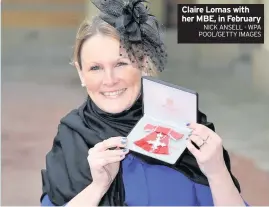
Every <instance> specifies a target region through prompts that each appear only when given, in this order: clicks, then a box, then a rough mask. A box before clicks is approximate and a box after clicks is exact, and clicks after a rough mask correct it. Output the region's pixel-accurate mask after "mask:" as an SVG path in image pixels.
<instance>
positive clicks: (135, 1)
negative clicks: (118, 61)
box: [91, 0, 167, 72]
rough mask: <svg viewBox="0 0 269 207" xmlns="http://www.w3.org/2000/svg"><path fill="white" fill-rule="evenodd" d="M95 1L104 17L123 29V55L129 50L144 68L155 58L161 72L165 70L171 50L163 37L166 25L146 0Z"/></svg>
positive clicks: (132, 59)
mask: <svg viewBox="0 0 269 207" xmlns="http://www.w3.org/2000/svg"><path fill="white" fill-rule="evenodd" d="M91 1H92V3H93V4H94V5H95V6H96V7H97V8H98V9H99V10H100V12H101V13H100V18H101V19H102V20H104V21H105V22H107V23H108V24H110V25H112V26H113V27H115V28H116V29H117V31H118V32H119V34H120V45H121V46H120V47H121V50H120V53H121V54H120V55H123V53H126V52H127V54H128V56H129V58H130V60H131V61H132V62H133V63H136V64H137V65H138V67H139V68H140V69H143V67H146V66H145V63H146V62H147V61H149V60H151V61H152V63H153V64H154V66H155V67H156V69H157V70H158V71H160V72H161V71H163V70H164V68H165V65H166V62H167V51H166V48H165V45H164V42H163V37H162V34H163V27H162V26H161V25H160V24H159V22H158V20H157V19H156V17H155V16H154V15H151V14H150V13H149V10H148V7H147V6H146V5H145V3H147V1H146V0H91ZM144 57H146V59H144Z"/></svg>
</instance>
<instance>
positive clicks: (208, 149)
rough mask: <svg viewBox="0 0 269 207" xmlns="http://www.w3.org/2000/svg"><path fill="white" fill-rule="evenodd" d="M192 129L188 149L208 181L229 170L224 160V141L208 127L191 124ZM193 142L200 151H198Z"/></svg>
mask: <svg viewBox="0 0 269 207" xmlns="http://www.w3.org/2000/svg"><path fill="white" fill-rule="evenodd" d="M188 127H189V128H191V129H192V133H191V136H190V137H189V140H188V143H187V148H188V149H189V151H190V152H191V153H192V154H193V155H194V157H195V158H196V160H197V163H198V165H199V167H200V169H201V171H202V172H203V173H204V174H205V176H207V178H208V179H211V178H213V177H214V176H215V175H217V177H218V175H219V174H220V173H223V172H225V170H227V167H226V164H225V161H224V158H223V146H222V139H221V138H220V137H219V136H218V135H217V134H216V133H215V132H214V131H212V130H211V129H209V128H208V127H206V126H204V125H201V124H197V123H191V124H189V125H188ZM191 141H193V142H194V143H195V144H196V145H197V146H198V147H199V148H200V149H197V148H196V147H195V146H194V145H193V144H192V142H191Z"/></svg>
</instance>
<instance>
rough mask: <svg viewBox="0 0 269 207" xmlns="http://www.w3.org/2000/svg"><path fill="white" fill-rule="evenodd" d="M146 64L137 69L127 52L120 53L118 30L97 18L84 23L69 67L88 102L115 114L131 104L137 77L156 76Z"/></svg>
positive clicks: (136, 88) (152, 69)
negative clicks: (75, 74) (78, 79)
mask: <svg viewBox="0 0 269 207" xmlns="http://www.w3.org/2000/svg"><path fill="white" fill-rule="evenodd" d="M149 61H150V60H149V58H148V59H147V60H144V64H145V67H144V68H143V70H139V68H138V65H137V63H136V62H131V60H130V59H129V57H128V54H127V52H126V51H122V52H121V50H120V35H119V33H118V31H117V30H116V29H115V28H114V27H112V26H111V25H109V24H108V23H106V22H104V21H103V20H102V19H100V18H99V17H95V18H94V19H93V20H92V22H90V21H88V20H86V21H84V22H83V23H82V25H81V27H80V29H79V31H78V34H77V39H76V44H75V52H74V62H73V64H74V65H75V66H76V68H77V71H78V74H79V77H80V80H81V82H82V85H83V86H85V87H86V90H87V92H88V94H89V95H90V97H91V99H92V100H93V101H94V102H95V103H96V104H97V105H98V106H99V108H100V109H102V110H104V111H107V112H109V113H119V112H121V111H123V110H124V109H126V108H129V107H130V106H131V105H132V104H133V103H134V101H135V100H136V99H137V97H138V95H139V93H140V87H141V86H140V84H141V82H140V79H141V75H142V74H144V75H146V74H148V75H154V74H156V68H154V67H152V66H151V67H150V64H149ZM151 65H152V64H151Z"/></svg>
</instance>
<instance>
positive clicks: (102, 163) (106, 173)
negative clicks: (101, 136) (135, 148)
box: [88, 137, 128, 189]
mask: <svg viewBox="0 0 269 207" xmlns="http://www.w3.org/2000/svg"><path fill="white" fill-rule="evenodd" d="M126 145H127V139H126V137H111V138H109V139H107V140H104V141H103V142H100V143H98V144H96V145H95V146H94V147H93V148H91V149H90V150H89V155H88V162H89V165H90V169H91V175H92V179H93V181H92V183H93V184H95V185H97V186H99V187H101V188H104V189H108V188H109V186H110V185H111V183H112V182H113V180H114V179H115V177H116V175H117V173H118V171H119V166H120V161H122V160H123V159H124V158H125V155H126V154H127V153H128V150H127V149H126V148H125V147H126ZM120 147H122V148H123V149H120ZM110 148H115V149H113V150H110Z"/></svg>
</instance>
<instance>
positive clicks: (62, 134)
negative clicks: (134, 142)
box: [41, 96, 240, 206]
mask: <svg viewBox="0 0 269 207" xmlns="http://www.w3.org/2000/svg"><path fill="white" fill-rule="evenodd" d="M142 102H143V100H142V96H140V98H139V99H138V100H137V101H136V102H135V104H134V105H133V106H132V107H131V108H130V109H128V110H126V111H124V112H122V113H119V114H113V115H112V114H108V113H106V112H103V111H102V110H101V109H99V108H98V107H97V106H96V105H95V104H94V103H93V101H92V100H91V99H90V98H89V97H88V99H87V101H86V102H85V103H84V104H83V105H82V106H81V107H79V108H78V109H76V110H73V111H71V112H70V113H69V114H68V115H67V116H65V117H64V118H63V119H61V122H60V124H59V126H58V133H57V135H56V137H55V139H54V141H53V146H52V149H51V151H50V152H49V153H48V154H47V156H46V170H42V171H41V174H42V183H43V194H42V197H41V199H42V198H43V196H44V195H45V194H47V195H48V196H49V198H50V200H51V202H52V203H53V204H55V205H58V206H61V205H64V204H65V203H67V202H69V201H70V200H71V199H72V198H74V197H75V196H76V195H77V194H78V193H80V192H81V191H82V190H83V189H84V188H85V187H86V186H88V185H89V184H90V183H91V182H92V178H91V173H90V168H89V164H88V161H87V156H88V150H89V148H91V147H93V146H94V145H95V144H96V143H98V142H101V141H103V140H105V139H108V138H110V137H113V136H127V135H128V133H129V132H130V130H131V129H132V128H133V127H134V125H135V124H136V123H137V122H138V120H139V119H140V118H141V117H142V114H143V110H142V105H143V104H142ZM198 123H201V124H204V125H206V126H207V127H209V128H211V129H212V130H215V129H214V125H213V124H212V123H209V122H207V118H206V115H205V114H203V113H201V112H200V111H199V114H198ZM223 151H224V159H225V162H226V165H227V168H228V170H229V172H230V174H231V175H232V173H231V171H230V170H231V166H230V159H229V154H228V152H227V151H226V150H225V149H224V150H223ZM134 154H135V156H138V157H139V158H141V159H143V160H144V161H146V162H149V163H151V164H163V165H167V164H166V163H162V162H161V161H157V160H153V159H152V158H149V157H146V156H143V155H140V154H137V153H134ZM167 166H170V167H172V168H174V169H176V170H178V171H180V172H182V173H183V174H185V175H186V176H187V177H188V178H190V179H191V180H193V181H194V182H197V183H200V184H203V185H208V180H207V178H206V177H205V176H204V175H203V173H202V172H201V171H200V169H199V167H198V164H197V162H196V159H195V158H194V156H193V155H192V154H191V153H190V152H189V151H188V150H187V149H186V150H185V152H184V153H183V155H182V156H181V158H180V159H179V160H178V162H177V164H176V165H175V166H171V165H167ZM121 172H122V171H121V168H120V171H119V173H118V175H117V176H116V178H115V180H114V182H113V183H112V185H111V187H110V189H109V190H108V192H107V193H106V194H105V196H104V197H103V198H102V200H101V202H100V204H99V205H100V206H123V205H124V186H123V183H122V177H121V175H122V174H121ZM232 178H233V181H234V183H235V185H236V187H237V188H238V190H239V191H240V186H239V183H238V181H237V179H236V178H235V177H234V176H233V175H232Z"/></svg>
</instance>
